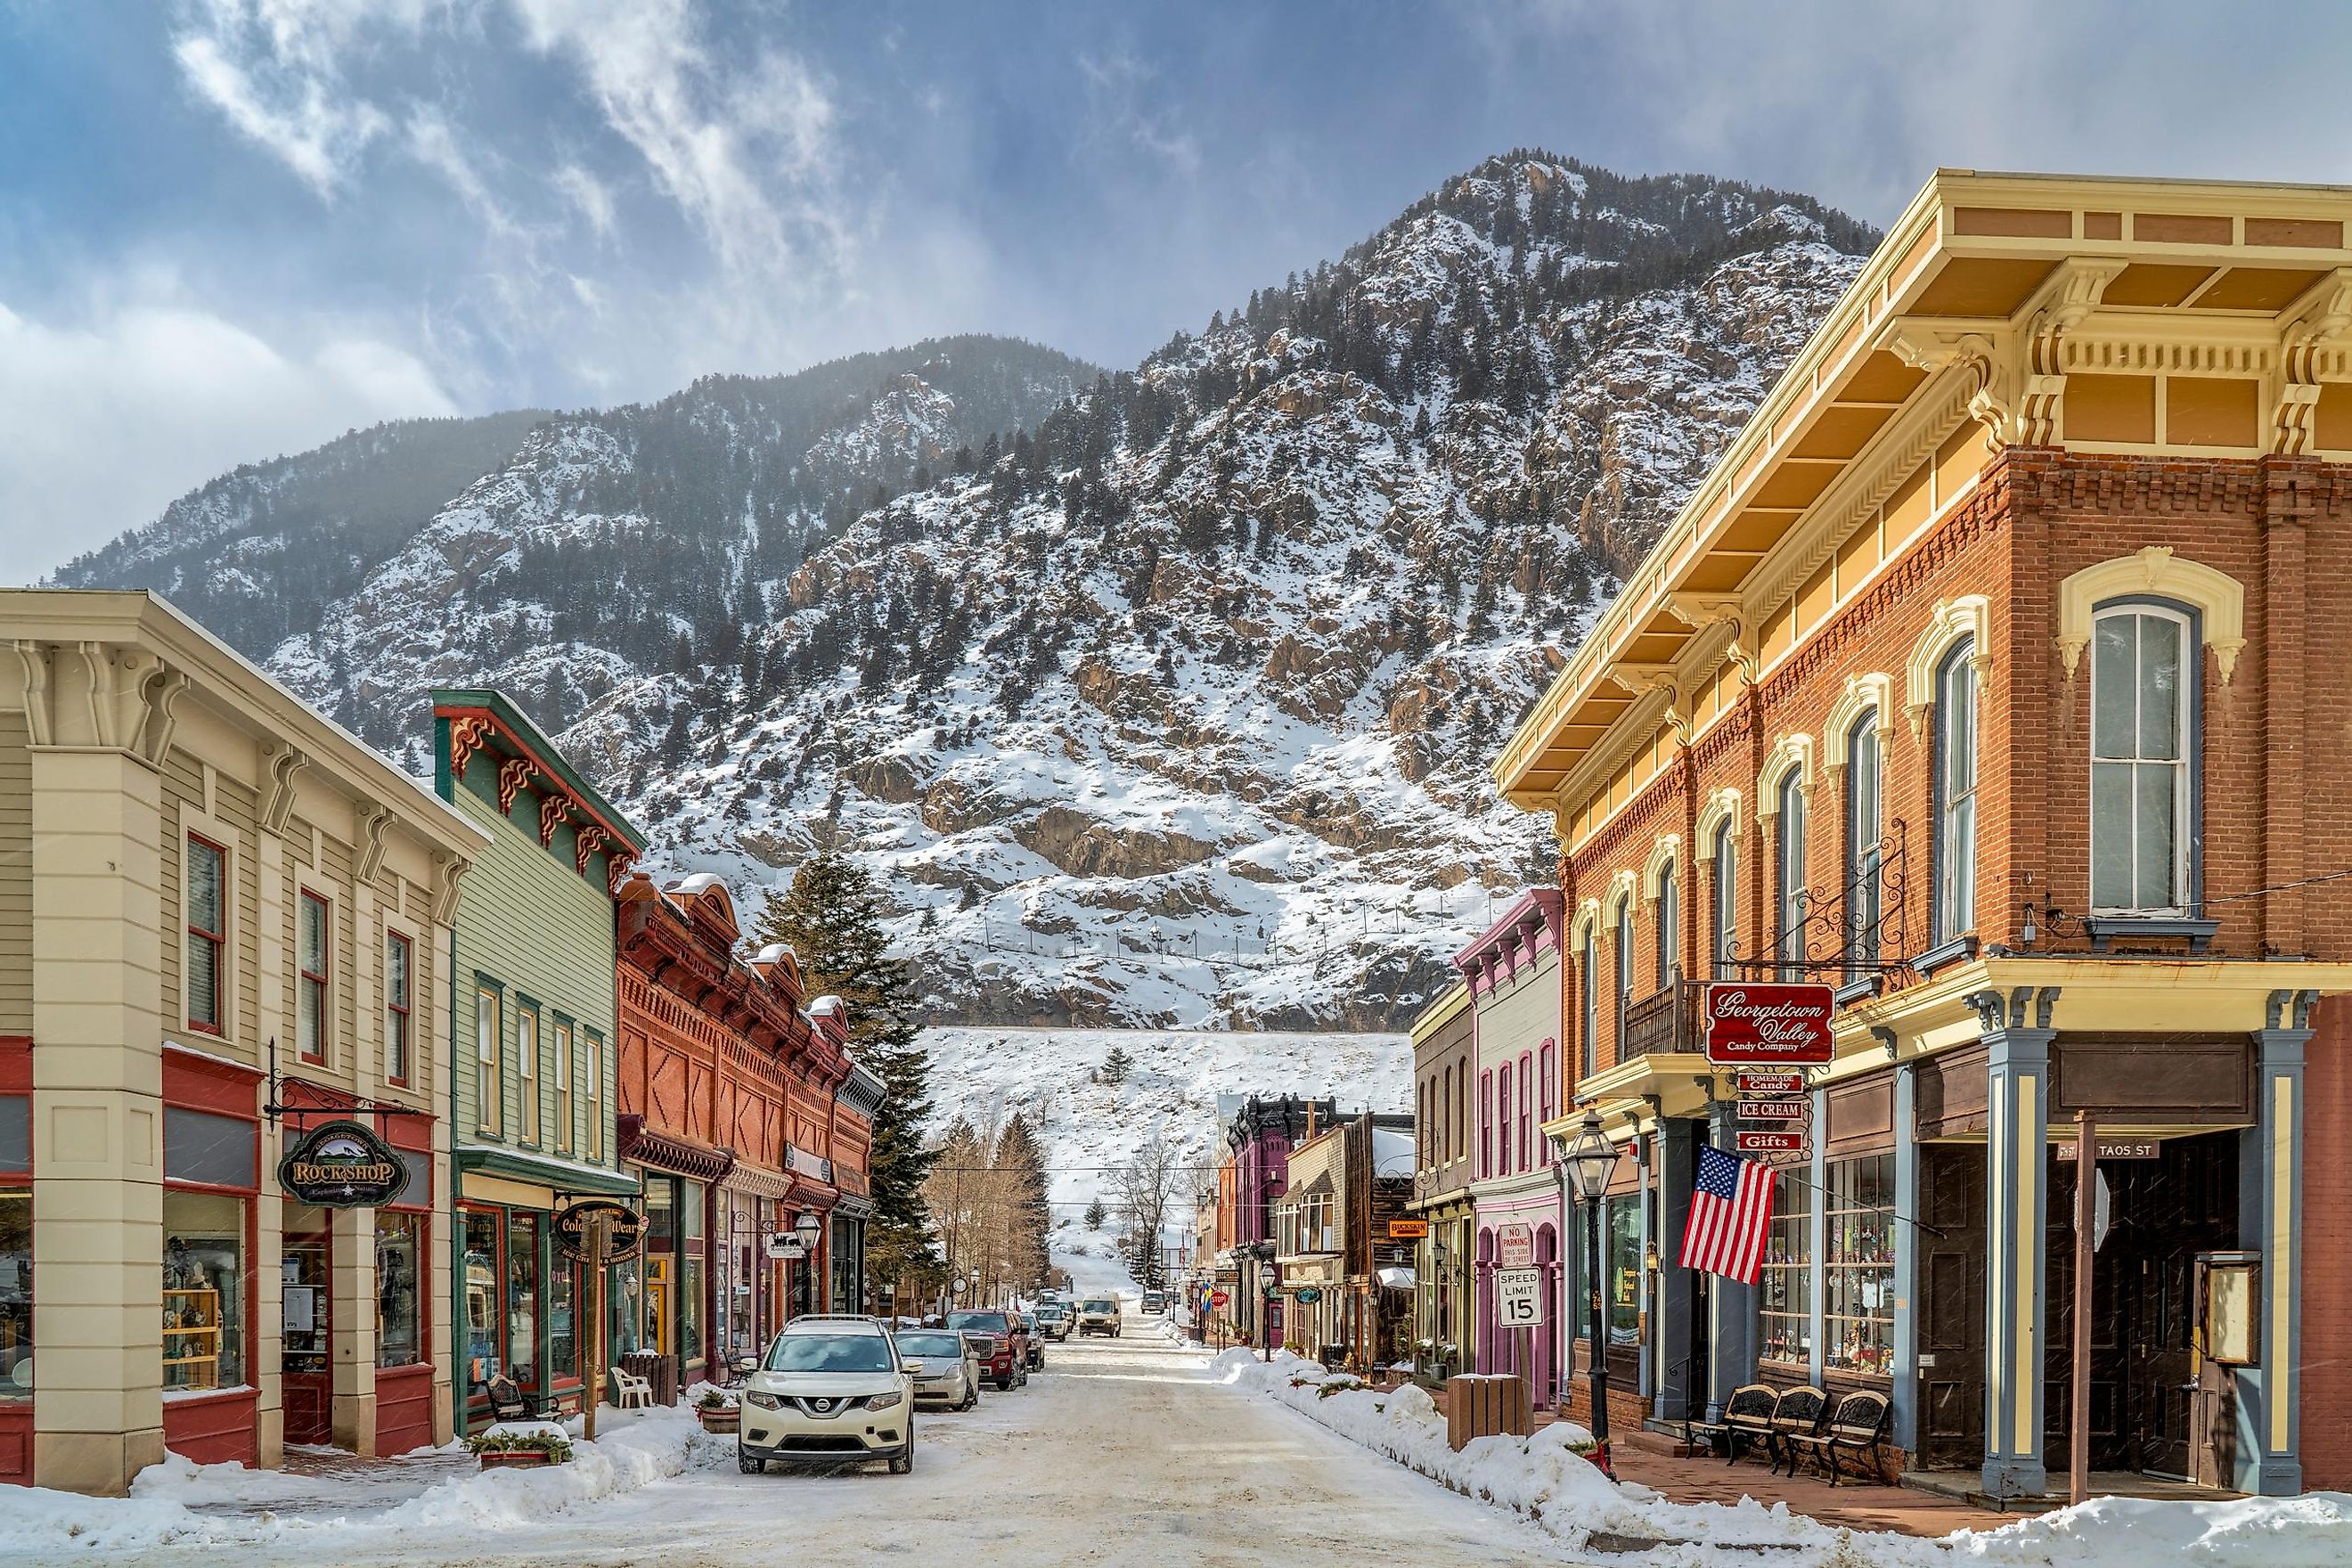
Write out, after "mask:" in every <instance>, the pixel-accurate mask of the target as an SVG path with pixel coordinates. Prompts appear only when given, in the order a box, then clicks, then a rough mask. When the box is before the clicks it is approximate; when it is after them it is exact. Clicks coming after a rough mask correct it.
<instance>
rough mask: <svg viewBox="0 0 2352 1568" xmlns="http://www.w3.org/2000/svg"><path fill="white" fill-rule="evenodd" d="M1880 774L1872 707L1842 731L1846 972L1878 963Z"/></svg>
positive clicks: (1852, 973) (1850, 973) (1850, 974)
mask: <svg viewBox="0 0 2352 1568" xmlns="http://www.w3.org/2000/svg"><path fill="white" fill-rule="evenodd" d="M1879 793H1880V773H1879V768H1878V710H1876V709H1873V710H1870V711H1869V712H1867V713H1864V715H1863V716H1862V717H1861V718H1860V719H1857V720H1855V721H1854V725H1853V729H1851V730H1849V731H1846V770H1845V929H1846V934H1847V938H1848V941H1847V942H1846V976H1847V978H1848V979H1852V978H1853V977H1854V976H1856V975H1859V974H1862V973H1865V968H1864V966H1865V965H1869V964H1874V963H1877V962H1878V931H1879V921H1880V918H1881V913H1882V911H1881V909H1880V904H1881V901H1882V897H1883V895H1882V891H1881V888H1882V882H1881V878H1880V864H1881V861H1882V859H1883V858H1884V856H1883V853H1882V850H1881V847H1880V844H1879V836H1880V833H1881V831H1882V826H1881V811H1880V800H1879Z"/></svg>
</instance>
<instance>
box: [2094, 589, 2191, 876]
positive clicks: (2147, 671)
mask: <svg viewBox="0 0 2352 1568" xmlns="http://www.w3.org/2000/svg"><path fill="white" fill-rule="evenodd" d="M2196 648H2197V637H2196V627H2195V626H2194V624H2193V623H2192V622H2191V621H2190V620H2189V616H2186V615H2183V614H2182V613H2180V612H2179V611H2178V610H2174V609H2170V608H2168V607H2166V606H2163V605H2147V604H2126V605H2116V606H2112V607H2109V608H2105V609H2102V610H2100V611H2099V612H2098V613H2097V616H2096V618H2095V620H2094V621H2093V623H2092V633H2091V908H2092V910H2094V911H2095V912H2097V913H2103V914H2144V915H2179V914H2186V913H2188V912H2189V909H2190V907H2191V906H2192V905H2193V904H2194V903H2195V901H2196V900H2195V898H2194V895H2193V893H2192V892H2191V889H2190V887H2189V840H2190V838H2191V837H2192V828H2191V825H2192V822H2193V819H2194V813H2195V809H2196V801H2195V798H2194V795H2195V789H2194V780H2193V778H2192V777H2191V774H2190V772H2189V755H2190V751H2191V746H2190V739H2191V730H2190V723H2191V715H2192V713H2193V712H2194V711H2195V710H2194V709H2193V708H2192V707H2191V706H2190V697H2191V694H2192V689H2193V686H2194V678H2193V667H2192V665H2191V663H2190V660H2191V658H2193V657H2194V654H2195V651H2196Z"/></svg>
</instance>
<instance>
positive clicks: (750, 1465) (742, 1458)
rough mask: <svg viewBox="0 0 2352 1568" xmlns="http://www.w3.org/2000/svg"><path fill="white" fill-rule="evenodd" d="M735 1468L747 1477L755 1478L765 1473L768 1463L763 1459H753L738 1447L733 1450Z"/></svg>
mask: <svg viewBox="0 0 2352 1568" xmlns="http://www.w3.org/2000/svg"><path fill="white" fill-rule="evenodd" d="M735 1468H737V1469H739V1470H740V1471H742V1472H743V1473H744V1474H745V1475H747V1476H756V1475H761V1474H762V1473H764V1472H765V1471H766V1469H767V1468H768V1461H767V1460H765V1459H755V1458H752V1457H751V1455H749V1454H747V1453H745V1452H744V1451H743V1450H742V1449H741V1448H740V1447H739V1448H737V1449H736V1450H735Z"/></svg>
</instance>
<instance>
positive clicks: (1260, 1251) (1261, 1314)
mask: <svg viewBox="0 0 2352 1568" xmlns="http://www.w3.org/2000/svg"><path fill="white" fill-rule="evenodd" d="M1257 1286H1258V1289H1259V1291H1260V1292H1261V1295H1260V1299H1259V1301H1258V1304H1257V1331H1258V1338H1259V1340H1260V1341H1261V1342H1263V1343H1264V1346H1265V1354H1264V1355H1263V1356H1262V1357H1261V1358H1260V1359H1262V1360H1264V1361H1265V1362H1267V1363H1272V1362H1273V1360H1274V1303H1275V1301H1276V1299H1277V1298H1278V1297H1279V1296H1280V1294H1281V1291H1282V1283H1281V1281H1280V1280H1279V1279H1276V1276H1275V1266H1274V1243H1272V1242H1270V1241H1261V1242H1259V1243H1258V1244H1257Z"/></svg>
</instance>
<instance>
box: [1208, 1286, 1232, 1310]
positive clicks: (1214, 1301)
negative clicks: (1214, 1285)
mask: <svg viewBox="0 0 2352 1568" xmlns="http://www.w3.org/2000/svg"><path fill="white" fill-rule="evenodd" d="M1231 1300H1233V1297H1232V1295H1231V1294H1229V1293H1228V1292H1226V1291H1223V1290H1212V1291H1210V1292H1209V1305H1210V1306H1212V1307H1222V1306H1223V1305H1224V1304H1225V1303H1226V1302H1228V1301H1231Z"/></svg>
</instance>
